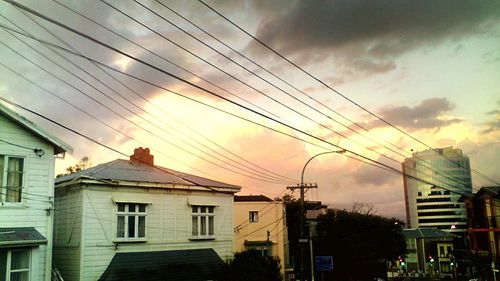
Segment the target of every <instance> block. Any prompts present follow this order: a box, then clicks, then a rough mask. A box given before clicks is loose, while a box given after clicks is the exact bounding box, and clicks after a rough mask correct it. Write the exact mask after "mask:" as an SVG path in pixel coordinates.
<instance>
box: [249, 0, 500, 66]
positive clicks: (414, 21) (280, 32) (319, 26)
mask: <svg viewBox="0 0 500 281" xmlns="http://www.w3.org/2000/svg"><path fill="white" fill-rule="evenodd" d="M499 21H500V2H498V1H470V0H462V1H456V0H443V1H433V0H425V1H416V0H412V1H397V0H380V1H371V0H354V1H353V0H338V1H297V2H295V3H294V5H293V6H292V7H291V9H289V12H288V13H286V14H281V15H275V16H274V17H269V18H267V19H265V20H264V21H263V22H262V24H261V25H260V27H259V29H258V31H257V34H256V35H257V37H258V38H260V39H261V40H262V41H264V42H267V43H268V44H269V45H270V46H272V47H273V48H276V49H278V50H279V51H281V52H284V53H285V54H286V55H298V57H299V59H300V57H302V56H309V55H311V54H315V53H318V52H328V53H332V52H333V53H334V55H339V53H344V52H345V53H347V55H351V56H352V55H357V56H358V57H363V58H364V61H368V60H369V59H373V58H378V59H381V58H386V59H388V58H393V57H395V56H398V55H400V54H402V53H404V52H406V51H408V50H410V49H412V48H416V47H420V46H422V45H425V44H429V43H433V42H437V41H438V40H440V39H444V38H459V37H462V36H467V35H470V34H474V33H485V32H489V31H490V30H491V29H492V28H491V27H493V28H495V27H496V26H498V23H499ZM252 44H255V45H251V46H249V47H250V48H251V49H252V50H253V51H254V52H258V51H259V50H262V49H261V48H255V47H256V43H252ZM352 45H357V46H356V48H359V49H358V50H357V51H355V52H353V51H352V50H351V47H352ZM306 53H307V54H306ZM349 53H350V54H349ZM341 55H342V54H341ZM368 64H369V65H370V63H368ZM390 65H391V62H390V61H386V62H385V65H384V67H383V68H382V70H384V69H385V70H390V69H391V67H389V66H390ZM374 70H375V71H377V70H381V69H380V68H374Z"/></svg>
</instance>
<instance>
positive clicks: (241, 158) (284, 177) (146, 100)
mask: <svg viewBox="0 0 500 281" xmlns="http://www.w3.org/2000/svg"><path fill="white" fill-rule="evenodd" d="M55 2H57V1H55ZM57 3H58V4H60V5H62V6H63V7H65V8H67V9H70V11H72V12H74V13H77V14H78V15H80V16H82V17H84V18H85V19H87V20H90V21H91V22H93V23H94V24H97V25H99V26H101V27H103V28H105V29H106V30H108V31H110V32H112V33H113V34H115V35H118V36H120V37H122V38H123V39H125V40H127V41H129V42H131V43H133V44H134V45H136V46H138V47H141V48H142V49H144V50H147V51H148V52H149V53H152V54H154V55H156V56H158V57H160V58H162V57H161V56H159V55H158V54H156V53H154V52H152V51H150V50H148V49H145V48H144V47H142V46H140V45H138V44H137V43H135V42H132V41H130V40H129V39H127V38H125V37H124V36H121V35H119V34H117V33H116V32H114V31H113V30H111V29H108V28H107V27H105V26H102V25H100V24H99V23H97V22H95V21H93V20H92V19H90V18H87V17H86V16H84V15H82V14H80V13H78V12H76V11H74V10H72V9H71V8H69V7H67V6H65V5H64V4H61V3H59V2H57ZM16 8H17V7H16ZM17 9H18V10H19V11H20V12H21V13H23V14H24V15H25V16H26V17H28V18H29V19H30V20H31V21H33V22H34V23H35V24H37V25H38V26H40V27H41V28H42V29H44V30H45V31H46V32H48V33H49V34H50V35H52V36H53V37H55V38H56V39H58V40H59V41H60V42H62V43H63V44H65V45H66V46H68V47H69V48H71V49H72V50H73V51H75V52H78V51H77V50H76V49H75V48H74V47H73V46H71V45H70V44H69V43H67V42H65V41H64V40H63V39H61V38H60V37H59V36H57V35H56V34H54V33H53V32H51V31H50V30H48V29H47V28H45V27H44V26H43V25H41V24H40V23H38V22H37V21H35V20H34V19H33V18H31V16H29V15H27V14H26V13H25V12H24V11H22V10H20V9H19V8H17ZM2 16H3V15H2ZM7 20H8V19H7ZM11 23H12V22H11ZM23 31H24V30H23ZM24 32H25V33H27V32H26V31H24ZM27 34H29V33H27ZM50 50H51V49H50ZM52 51H53V50H52ZM78 53H79V52H78ZM58 54H59V56H61V54H60V53H58ZM80 54H81V53H80ZM164 60H165V59H164ZM167 62H169V63H172V62H170V61H167ZM92 63H93V64H94V65H95V66H96V67H97V68H99V69H100V70H101V71H102V72H104V73H105V74H107V75H108V76H109V77H111V78H112V79H113V80H114V81H116V82H118V83H119V84H120V85H122V86H124V87H125V88H126V89H128V90H129V91H131V92H132V93H134V94H135V95H136V96H137V97H139V98H141V99H142V100H144V101H145V102H147V103H148V104H150V105H152V106H154V107H155V108H157V109H159V110H161V111H162V112H163V113H164V114H167V115H168V116H169V117H170V118H172V119H174V120H175V121H177V122H179V123H181V124H182V125H183V126H184V127H185V128H187V129H189V130H190V131H191V132H193V133H195V134H196V135H198V136H200V137H203V138H204V139H206V140H207V141H209V142H210V143H212V144H214V145H216V146H217V147H218V148H220V149H222V150H224V151H225V152H227V153H229V154H231V155H233V156H235V157H237V158H238V159H240V160H242V161H244V162H246V163H248V164H250V165H252V166H255V167H257V168H259V169H261V170H263V171H265V172H267V173H270V174H273V175H276V176H278V177H281V178H283V179H286V180H292V181H294V179H291V178H289V177H286V176H282V175H279V174H277V173H275V172H272V171H270V170H268V169H266V168H263V167H261V166H259V165H256V164H254V163H252V162H250V161H248V160H246V159H244V158H243V157H241V156H239V155H237V154H235V153H233V152H231V151H229V150H228V149H226V148H224V147H223V146H221V145H219V144H217V143H216V142H214V141H212V140H211V139H209V138H207V137H205V136H203V135H202V134H200V133H198V132H197V131H196V130H194V129H192V128H191V127H189V126H188V125H187V124H185V123H184V122H182V121H181V120H179V119H177V118H175V117H174V116H173V115H171V114H170V113H169V112H168V111H166V110H165V109H163V108H161V107H159V106H157V105H156V104H154V103H152V102H151V101H150V100H149V99H146V98H144V97H143V96H142V95H140V94H139V93H137V92H136V91H134V90H133V89H131V88H130V87H128V86H127V85H125V84H124V83H123V82H121V81H120V80H118V79H117V78H115V77H114V76H113V75H111V74H110V73H108V72H107V71H106V70H105V69H103V68H102V67H101V66H99V65H98V64H96V63H94V62H92ZM175 66H177V67H180V66H178V65H175ZM183 70H185V71H188V70H187V69H183ZM85 72H86V73H87V74H89V75H91V74H90V73H88V72H87V71H85ZM191 74H193V75H196V74H194V73H191ZM91 77H93V78H94V79H96V80H98V79H97V78H96V77H94V76H93V75H91ZM197 77H198V78H200V79H203V78H202V77H199V76H197ZM98 81H99V82H101V83H102V81H100V80H98ZM103 84H104V83H103ZM104 85H106V84H104ZM106 86H107V85H106ZM107 87H108V86H107ZM108 88H109V87H108ZM114 92H115V93H116V91H114ZM117 94H119V93H117ZM120 96H122V95H120ZM122 98H124V97H123V96H122ZM240 99H242V98H240ZM242 100H244V101H246V100H245V99H242ZM127 101H129V100H127ZM129 102H130V103H132V102H131V101H129ZM250 104H251V103H250ZM134 106H136V105H135V104H134ZM136 107H137V106H136ZM140 109H141V108H140ZM141 110H142V109H141ZM143 111H144V110H143ZM162 123H163V124H164V125H167V126H169V127H170V128H172V129H174V130H176V131H177V132H179V133H181V134H182V135H183V136H185V137H187V138H189V139H190V140H193V141H195V142H196V143H198V144H200V145H202V146H204V147H206V148H208V149H210V150H212V151H214V152H216V151H215V150H213V149H212V148H209V147H208V146H206V145H204V144H202V143H200V142H198V141H196V140H194V139H192V138H191V137H189V136H187V134H185V133H183V132H182V131H180V130H178V129H176V128H175V127H172V126H171V125H170V124H168V123H166V122H162ZM216 153H217V152H216ZM217 154H219V155H222V154H220V153H217ZM224 157H225V156H224ZM226 158H227V159H230V158H228V157H226ZM230 160H231V161H234V160H232V159H230ZM240 165H242V164H240ZM243 166H245V167H248V166H246V165H243ZM248 168H250V167H248ZM250 169H252V168H250ZM252 170H254V171H256V170H255V169H252Z"/></svg>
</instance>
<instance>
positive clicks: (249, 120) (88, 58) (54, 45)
mask: <svg viewBox="0 0 500 281" xmlns="http://www.w3.org/2000/svg"><path fill="white" fill-rule="evenodd" d="M0 27H2V28H4V29H7V30H10V31H13V32H16V33H18V34H20V35H23V36H25V37H28V38H30V39H33V40H36V41H38V42H41V43H43V44H44V45H48V46H51V47H54V48H57V49H60V50H64V51H66V52H68V53H71V54H73V55H75V56H78V57H82V58H85V59H86V60H88V61H92V62H95V63H97V64H99V65H101V66H103V67H105V68H107V69H110V70H112V71H114V72H117V73H120V74H122V75H124V76H127V77H131V78H133V79H135V80H137V81H140V82H143V83H145V84H147V85H150V86H153V87H156V88H158V89H161V90H164V91H166V92H169V93H172V94H174V95H177V96H179V97H182V98H185V99H187V100H190V101H192V102H195V103H198V104H202V105H204V106H206V107H209V108H211V109H213V110H216V111H219V112H223V113H225V114H227V115H230V116H233V117H235V118H238V119H240V120H244V121H246V122H249V123H252V124H254V125H257V126H259V127H262V128H265V129H268V130H270V131H274V132H276V133H279V134H282V135H285V136H287V137H290V138H293V139H297V140H300V141H302V142H304V143H308V144H311V145H313V146H316V147H319V148H322V149H324V150H329V149H328V148H325V147H323V146H321V145H318V144H316V143H314V142H311V141H308V140H305V139H302V138H300V137H297V136H295V135H292V134H289V133H286V132H283V131H279V130H277V129H275V128H272V127H270V126H267V125H264V124H261V123H258V122H256V121H253V120H251V119H248V118H245V117H242V116H239V115H237V114H234V113H231V112H229V111H226V110H223V109H220V108H217V107H215V106H212V105H210V104H207V103H204V102H202V101H199V100H196V99H194V98H191V97H189V96H186V95H183V94H180V93H178V92H175V91H173V90H170V89H168V88H165V87H163V86H160V85H158V84H155V83H153V82H150V81H147V80H145V79H143V78H140V77H137V76H134V75H132V74H129V73H126V72H123V71H120V70H119V69H117V68H114V67H111V66H108V65H106V64H104V63H102V62H100V61H97V60H95V59H92V58H90V57H87V56H85V55H82V54H78V53H76V52H73V51H71V50H68V49H66V48H64V47H61V46H59V45H57V44H54V43H50V42H47V41H44V40H42V39H38V38H36V37H33V36H31V35H27V34H25V33H21V32H19V31H16V30H14V29H12V28H9V27H7V26H5V25H2V24H0ZM209 93H210V94H212V93H211V92H209ZM212 95H215V96H217V97H219V96H218V95H217V94H215V93H213V94H212ZM221 98H222V99H224V98H223V97H221ZM224 100H225V99H224ZM230 103H234V104H235V105H236V104H237V103H235V102H232V101H230ZM250 111H251V112H253V111H252V110H250ZM257 115H259V116H266V115H263V114H259V113H257ZM278 124H281V123H279V121H278ZM284 126H285V127H288V128H292V127H291V126H288V125H284ZM304 134H306V135H308V134H307V133H304ZM308 136H312V135H310V134H309V135H308ZM312 138H314V139H317V138H316V137H312ZM321 141H322V142H324V141H323V140H321ZM331 145H333V146H335V145H334V144H331Z"/></svg>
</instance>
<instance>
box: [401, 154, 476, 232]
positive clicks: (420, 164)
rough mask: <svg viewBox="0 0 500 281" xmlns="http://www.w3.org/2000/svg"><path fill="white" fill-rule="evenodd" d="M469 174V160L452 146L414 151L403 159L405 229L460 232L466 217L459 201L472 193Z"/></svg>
mask: <svg viewBox="0 0 500 281" xmlns="http://www.w3.org/2000/svg"><path fill="white" fill-rule="evenodd" d="M470 171H471V170H470V161H469V157H467V156H466V155H464V154H463V153H462V150H460V149H456V148H452V147H446V148H438V149H430V150H426V151H421V152H415V153H413V155H412V157H410V158H407V159H405V161H404V162H403V172H404V174H405V175H404V176H403V183H404V193H405V203H406V218H407V223H408V225H407V227H408V228H418V227H426V228H429V227H432V228H438V229H441V230H444V231H450V232H463V231H464V230H465V229H466V228H467V215H466V209H465V206H464V203H463V202H459V198H460V196H461V195H462V194H463V193H467V194H471V193H472V181H471V172H470Z"/></svg>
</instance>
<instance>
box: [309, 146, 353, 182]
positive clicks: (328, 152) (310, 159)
mask: <svg viewBox="0 0 500 281" xmlns="http://www.w3.org/2000/svg"><path fill="white" fill-rule="evenodd" d="M345 152H346V150H345V149H342V150H336V151H326V152H321V153H318V154H316V155H314V156H312V157H311V158H309V160H307V162H306V164H305V165H304V168H302V175H301V177H300V184H301V185H302V184H304V172H305V171H306V167H307V165H308V164H309V162H311V161H312V160H313V159H314V158H316V157H318V156H321V155H324V154H330V153H345Z"/></svg>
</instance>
